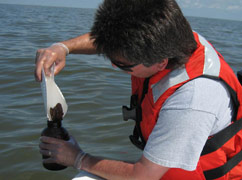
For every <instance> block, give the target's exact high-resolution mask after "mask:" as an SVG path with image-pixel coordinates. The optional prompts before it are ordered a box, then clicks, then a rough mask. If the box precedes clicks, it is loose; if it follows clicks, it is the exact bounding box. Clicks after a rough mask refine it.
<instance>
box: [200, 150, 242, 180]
mask: <svg viewBox="0 0 242 180" xmlns="http://www.w3.org/2000/svg"><path fill="white" fill-rule="evenodd" d="M240 161H242V151H240V152H239V153H237V154H236V155H235V156H234V157H232V158H231V159H230V160H228V161H227V163H225V164H224V165H223V166H220V167H218V168H215V169H212V170H208V171H204V172H203V173H204V176H205V178H206V179H207V180H212V179H217V178H220V177H223V176H224V175H225V174H227V173H228V172H229V171H230V170H231V169H233V168H234V167H235V166H236V165H237V164H238V163H239V162H240Z"/></svg>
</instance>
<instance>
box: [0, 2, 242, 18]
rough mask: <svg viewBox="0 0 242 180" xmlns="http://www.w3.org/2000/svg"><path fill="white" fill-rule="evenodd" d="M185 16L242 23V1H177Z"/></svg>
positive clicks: (81, 4)
mask: <svg viewBox="0 0 242 180" xmlns="http://www.w3.org/2000/svg"><path fill="white" fill-rule="evenodd" d="M101 2H102V0H0V3H7V4H27V5H46V6H64V7H80V8H97V7H98V5H99V4H100V3H101ZM177 2H178V4H179V5H180V6H181V8H182V10H183V12H184V14H185V15H189V16H201V17H213V18H222V19H235V20H241V21H242V0H177Z"/></svg>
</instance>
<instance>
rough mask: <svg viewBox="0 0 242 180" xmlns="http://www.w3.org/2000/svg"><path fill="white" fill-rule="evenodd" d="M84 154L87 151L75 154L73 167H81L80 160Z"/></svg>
mask: <svg viewBox="0 0 242 180" xmlns="http://www.w3.org/2000/svg"><path fill="white" fill-rule="evenodd" d="M86 155H87V153H85V152H83V151H81V152H79V154H78V155H77V156H76V160H75V163H74V168H76V169H79V170H81V169H82V161H83V159H84V157H85V156H86Z"/></svg>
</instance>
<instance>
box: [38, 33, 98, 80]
mask: <svg viewBox="0 0 242 180" xmlns="http://www.w3.org/2000/svg"><path fill="white" fill-rule="evenodd" d="M60 43H62V44H64V45H65V46H66V47H67V48H68V49H69V53H72V54H96V48H95V46H94V45H93V40H92V39H90V33H86V34H83V35H81V36H78V37H76V38H73V39H70V40H67V41H63V42H60ZM66 55H67V53H66V49H65V48H64V47H62V46H59V45H53V46H50V47H48V48H44V49H39V50H37V53H36V58H35V64H36V67H35V78H36V80H37V81H41V71H42V68H43V69H44V71H45V73H46V74H47V75H48V74H50V68H51V66H52V65H53V64H54V63H55V74H58V73H59V72H60V71H61V70H62V69H63V68H64V67H65V62H66Z"/></svg>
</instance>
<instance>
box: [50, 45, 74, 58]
mask: <svg viewBox="0 0 242 180" xmlns="http://www.w3.org/2000/svg"><path fill="white" fill-rule="evenodd" d="M51 46H61V47H63V48H64V49H65V50H66V56H67V55H68V54H69V53H70V51H69V48H68V47H67V46H66V45H65V44H63V43H60V42H59V43H54V44H52V45H51Z"/></svg>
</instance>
